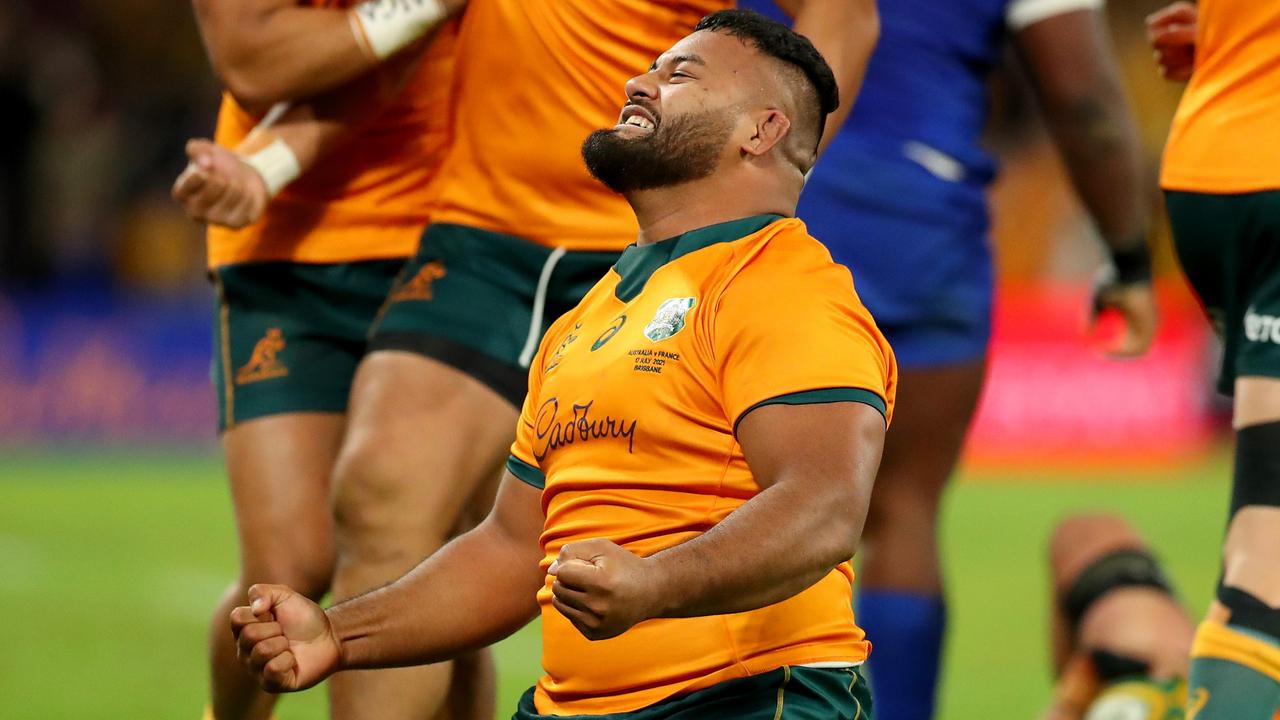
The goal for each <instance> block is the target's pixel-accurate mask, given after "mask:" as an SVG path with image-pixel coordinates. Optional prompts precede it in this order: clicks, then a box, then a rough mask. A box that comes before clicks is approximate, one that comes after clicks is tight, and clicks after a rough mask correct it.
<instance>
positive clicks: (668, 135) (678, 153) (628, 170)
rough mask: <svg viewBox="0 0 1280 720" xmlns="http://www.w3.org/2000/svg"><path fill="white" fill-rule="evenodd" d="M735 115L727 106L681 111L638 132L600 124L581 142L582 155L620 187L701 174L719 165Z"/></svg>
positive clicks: (603, 177) (659, 183)
mask: <svg viewBox="0 0 1280 720" xmlns="http://www.w3.org/2000/svg"><path fill="white" fill-rule="evenodd" d="M732 117H733V114H732V112H731V111H730V110H728V109H720V110H707V111H704V112H700V113H692V114H687V115H682V116H679V117H673V118H670V119H666V120H664V121H663V122H662V123H661V124H660V125H658V127H657V129H655V130H654V131H653V132H652V133H649V134H648V135H642V136H640V137H635V138H624V137H621V136H620V135H619V134H618V130H616V129H614V128H605V129H603V130H596V131H595V132H593V133H591V134H590V135H589V136H587V139H586V142H584V143H582V159H583V160H584V161H586V163H587V170H588V171H590V172H591V175H592V176H593V177H595V179H597V180H599V181H600V182H602V183H604V185H605V187H607V188H609V189H610V190H612V191H614V192H616V193H627V192H631V191H633V190H650V189H653V188H660V187H668V186H671V185H679V184H681V183H685V182H689V181H690V180H698V179H700V178H704V177H706V176H708V175H710V174H711V173H712V172H714V171H715V169H716V165H717V164H718V162H719V160H720V153H721V152H723V151H724V146H725V143H727V142H729V136H730V135H731V134H732V133H733V120H732Z"/></svg>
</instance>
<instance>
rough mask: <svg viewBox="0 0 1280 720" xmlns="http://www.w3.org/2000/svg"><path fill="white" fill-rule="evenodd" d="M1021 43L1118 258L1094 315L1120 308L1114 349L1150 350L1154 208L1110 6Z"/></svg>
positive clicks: (1098, 292)
mask: <svg viewBox="0 0 1280 720" xmlns="http://www.w3.org/2000/svg"><path fill="white" fill-rule="evenodd" d="M1015 43H1016V45H1017V48H1018V52H1019V55H1020V56H1021V58H1022V61H1023V63H1024V64H1025V65H1026V67H1027V69H1028V71H1029V73H1030V75H1031V80H1032V84H1033V85H1034V87H1035V90H1036V95H1037V96H1038V97H1039V99H1040V103H1041V105H1042V106H1043V108H1044V116H1045V121H1046V122H1047V124H1048V126H1049V130H1050V132H1051V133H1052V134H1053V137H1054V139H1055V140H1056V141H1057V144H1058V148H1059V150H1060V151H1061V152H1062V157H1063V159H1064V160H1065V161H1066V166H1067V172H1068V173H1069V174H1070V176H1071V181H1072V184H1073V185H1074V186H1075V189H1076V193H1077V194H1078V195H1079V196H1080V199H1081V200H1082V201H1083V202H1084V205H1085V207H1086V208H1087V209H1088V211H1089V214H1090V215H1091V216H1092V217H1093V221H1094V224H1095V225H1096V226H1097V228H1098V232H1099V234H1101V235H1102V238H1103V240H1104V241H1105V242H1106V244H1107V248H1108V250H1110V254H1111V260H1112V265H1111V267H1110V268H1109V269H1108V272H1106V273H1104V274H1103V275H1101V276H1100V281H1099V282H1098V283H1097V285H1096V287H1095V288H1094V295H1093V313H1094V317H1095V318H1096V317H1097V316H1098V314H1099V313H1102V312H1104V311H1115V312H1117V313H1118V314H1119V315H1120V317H1121V318H1122V319H1123V321H1124V327H1125V330H1124V334H1123V336H1122V337H1121V338H1119V339H1118V340H1117V341H1114V342H1112V343H1111V345H1110V347H1109V348H1108V350H1107V351H1108V353H1109V354H1111V355H1113V356H1118V357H1129V356H1135V355H1141V354H1142V353H1144V352H1146V350H1147V348H1149V347H1150V346H1151V343H1152V341H1153V340H1154V338H1155V331H1156V305H1155V297H1154V295H1153V293H1152V291H1151V257H1150V254H1149V251H1148V249H1147V231H1148V218H1149V214H1150V208H1149V207H1148V198H1147V186H1146V183H1145V182H1144V181H1143V173H1142V156H1141V151H1140V149H1139V144H1138V134H1137V130H1136V128H1135V127H1134V122H1133V117H1132V114H1131V113H1130V112H1129V107H1128V104H1127V103H1126V102H1125V98H1124V93H1123V92H1122V90H1121V88H1120V77H1119V71H1118V69H1117V67H1116V62H1115V59H1114V56H1113V54H1112V52H1111V46H1110V43H1109V42H1108V39H1107V32H1106V28H1104V27H1103V19H1102V14H1101V13H1099V12H1098V11H1096V10H1076V11H1072V12H1064V13H1061V14H1059V15H1054V16H1051V17H1048V18H1045V19H1042V20H1039V21H1037V22H1033V23H1032V24H1030V25H1028V26H1027V27H1025V28H1023V29H1022V30H1021V31H1019V32H1018V33H1017V35H1016V36H1015ZM1112 271H1113V272H1112Z"/></svg>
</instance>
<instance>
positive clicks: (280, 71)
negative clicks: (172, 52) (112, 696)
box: [195, 0, 463, 111]
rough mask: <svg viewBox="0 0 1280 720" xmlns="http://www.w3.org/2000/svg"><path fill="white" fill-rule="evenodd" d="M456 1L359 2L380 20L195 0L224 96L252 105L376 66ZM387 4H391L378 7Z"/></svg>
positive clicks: (324, 86)
mask: <svg viewBox="0 0 1280 720" xmlns="http://www.w3.org/2000/svg"><path fill="white" fill-rule="evenodd" d="M462 4H463V1H462V0H441V2H440V3H439V4H436V3H435V2H434V0H415V1H414V2H408V3H404V2H401V3H399V4H396V3H388V2H385V1H384V2H376V1H375V2H366V3H360V5H361V6H362V9H364V10H366V11H367V12H368V13H376V14H379V18H380V20H377V21H373V20H365V21H362V20H361V16H360V15H359V11H358V10H355V9H352V10H347V9H340V8H318V7H309V6H306V5H299V4H297V3H295V2H294V1H293V0H253V1H251V2H225V0H221V1H220V2H214V1H213V0H196V2H195V6H196V14H197V18H198V20H199V24H200V31H201V35H202V36H203V38H204V41H205V47H207V48H208V50H209V55H210V59H211V61H212V63H213V67H214V70H215V71H216V72H217V73H218V76H219V78H220V79H221V80H222V82H223V84H224V85H225V86H226V87H227V89H228V90H229V91H230V92H231V94H232V95H233V96H235V97H236V99H237V100H238V101H240V103H241V104H242V105H244V106H245V107H247V108H249V109H251V110H254V111H260V110H263V109H265V108H266V107H269V106H270V105H273V104H275V103H278V102H284V101H289V100H296V99H299V98H304V97H310V96H313V95H316V94H319V93H322V92H325V91H328V90H332V89H334V88H336V87H339V86H341V85H342V84H344V83H347V82H350V81H351V80H353V79H355V78H357V77H359V76H361V75H363V74H364V73H366V72H368V71H369V70H371V69H372V68H374V67H376V66H378V65H379V63H380V62H382V61H383V60H384V59H386V58H387V57H389V56H390V54H392V52H393V50H394V51H398V50H399V49H400V48H401V47H404V46H406V45H408V44H411V43H412V42H413V41H414V40H416V39H418V38H421V37H422V36H424V35H425V34H427V33H428V32H429V31H430V30H431V29H432V28H433V27H434V26H435V25H436V24H437V23H438V22H439V21H440V20H442V19H443V18H444V17H445V16H446V15H445V13H450V12H453V11H455V10H457V9H458V8H459V7H461V5H462ZM387 5H390V6H393V10H391V11H387V10H385V9H381V6H387ZM422 8H427V9H426V10H425V11H424V10H422ZM437 8H438V10H439V12H436V11H435V9H437ZM437 16H438V17H437ZM375 25H376V26H378V27H381V28H384V29H385V28H388V27H390V28H392V30H391V32H392V35H393V36H394V37H392V38H390V39H387V38H386V37H385V35H386V33H385V32H383V33H381V34H379V33H377V32H375V31H376V30H377V28H376V27H374V26H375ZM396 28H403V31H402V32H397V30H396ZM371 33H372V36H371ZM406 38H407V39H406ZM388 42H390V43H391V44H390V45H388V44H387V43H388Z"/></svg>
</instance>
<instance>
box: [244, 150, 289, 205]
mask: <svg viewBox="0 0 1280 720" xmlns="http://www.w3.org/2000/svg"><path fill="white" fill-rule="evenodd" d="M244 162H245V164H246V165H248V166H249V167H251V168H253V169H254V170H257V171H258V174H259V175H261V176H262V181H263V182H264V183H266V186H267V194H268V195H270V196H271V197H275V196H276V193H278V192H280V191H281V190H282V189H284V186H286V185H288V184H289V183H291V182H293V181H294V180H297V179H298V176H299V175H301V174H302V167H301V166H300V165H298V156H297V155H294V154H293V150H292V149H291V148H290V147H289V144H288V143H286V142H285V141H284V140H281V139H279V138H276V139H275V140H274V141H273V142H271V143H270V144H269V145H267V146H266V147H264V148H262V149H261V150H259V151H257V152H255V153H253V154H252V155H248V156H246V157H245V158H244Z"/></svg>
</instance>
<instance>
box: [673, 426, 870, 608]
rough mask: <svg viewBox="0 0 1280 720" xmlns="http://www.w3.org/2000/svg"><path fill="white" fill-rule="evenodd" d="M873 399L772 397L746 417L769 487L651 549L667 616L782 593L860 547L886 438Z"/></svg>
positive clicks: (748, 445) (755, 458)
mask: <svg viewBox="0 0 1280 720" xmlns="http://www.w3.org/2000/svg"><path fill="white" fill-rule="evenodd" d="M884 435H885V419H884V416H883V415H881V414H880V412H879V411H878V410H876V409H874V408H872V407H871V406H869V405H864V404H862V403H855V402H839V403H829V404H823V405H780V404H779V405H766V406H763V407H760V408H758V409H756V410H753V411H751V412H750V413H749V414H748V415H747V416H746V417H745V418H744V419H743V420H742V421H741V423H740V425H739V426H738V437H739V441H740V442H741V444H742V449H743V452H744V453H745V455H746V458H747V463H748V465H750V467H751V471H752V473H754V474H755V476H756V481H757V482H758V483H759V484H760V486H761V488H763V490H762V491H761V492H760V494H758V495H756V496H755V497H753V498H752V499H751V500H749V501H747V502H746V503H744V504H743V505H742V506H741V507H739V508H738V509H736V510H734V511H733V512H732V513H730V514H729V516H728V517H726V518H725V519H724V520H723V521H721V522H720V523H719V524H718V525H716V526H715V527H714V528H712V529H711V530H708V531H707V532H705V533H703V534H702V535H699V536H698V537H696V538H693V539H692V540H690V541H688V542H686V543H683V544H680V545H677V546H675V547H673V548H670V549H667V550H664V551H662V552H660V553H656V554H654V555H652V556H650V558H649V559H648V560H649V563H650V567H651V569H652V571H653V573H654V577H655V579H656V581H657V582H658V583H659V584H660V585H661V588H662V590H661V592H660V593H657V595H658V596H659V597H662V598H665V599H666V604H665V606H664V607H661V608H660V609H659V612H658V613H657V616H658V617H695V616H702V615H720V614H726V613H736V612H743V611H747V610H754V609H756V608H761V607H765V606H767V605H772V604H773V603H776V602H781V601H782V600H785V599H787V598H789V597H791V596H793V595H795V594H797V593H799V592H800V591H802V590H804V589H805V588H807V587H809V586H811V585H813V584H814V583H816V582H818V581H819V580H821V579H822V578H823V577H825V576H826V575H827V574H828V573H829V572H831V570H832V569H833V568H834V567H835V566H836V565H838V564H840V563H842V562H844V561H846V560H848V559H850V558H851V557H853V554H854V551H855V550H856V549H857V545H858V541H859V539H860V538H861V536H862V527H863V524H864V522H865V521H866V517H867V507H868V503H869V502H870V499H871V488H872V486H873V484H874V482H875V475H876V471H877V469H878V468H879V467H880V454H881V451H882V450H883V448H884Z"/></svg>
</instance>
